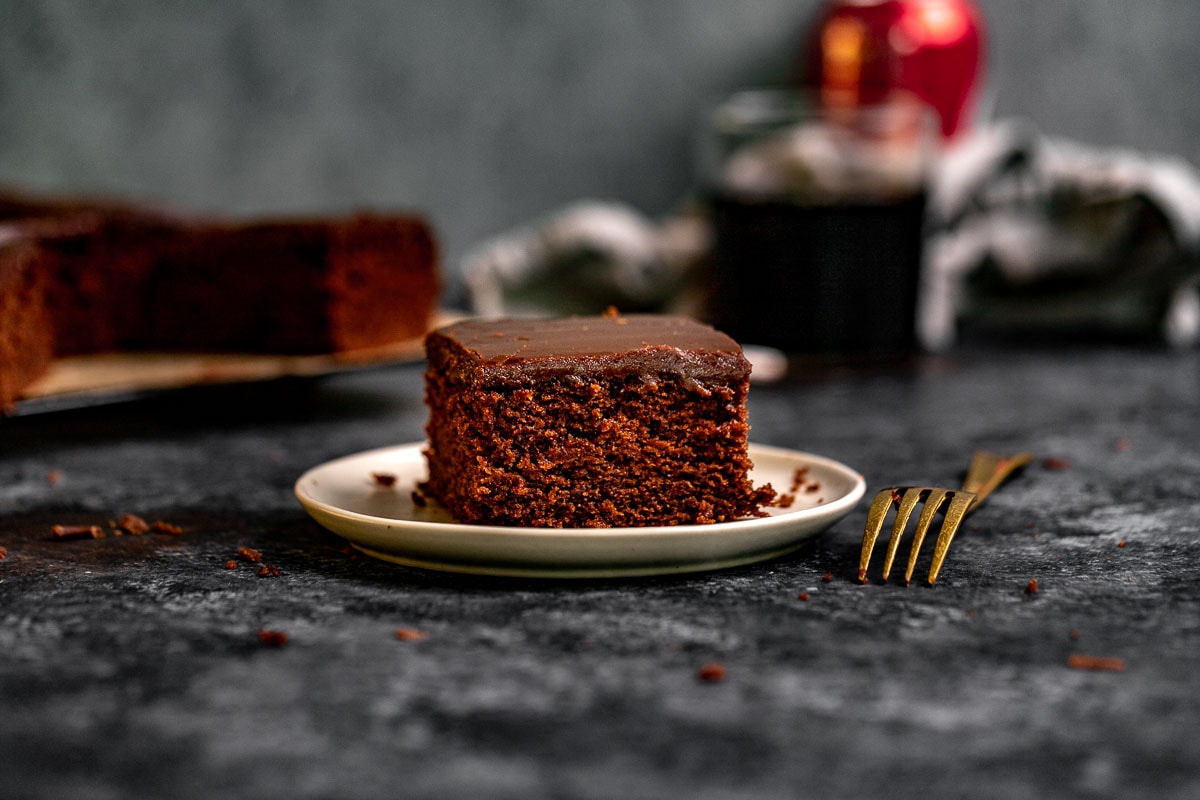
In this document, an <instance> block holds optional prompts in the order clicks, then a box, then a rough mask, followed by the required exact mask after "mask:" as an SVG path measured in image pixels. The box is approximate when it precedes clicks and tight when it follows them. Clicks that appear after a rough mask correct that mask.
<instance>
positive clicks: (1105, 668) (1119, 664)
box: [1067, 653, 1125, 672]
mask: <svg viewBox="0 0 1200 800" xmlns="http://www.w3.org/2000/svg"><path fill="white" fill-rule="evenodd" d="M1067 666H1068V667H1070V668H1071V669H1094V670H1100V671H1102V672H1120V671H1122V670H1123V669H1125V659H1123V658H1106V657H1101V656H1085V655H1080V654H1078V653H1072V654H1071V655H1070V656H1068V657H1067Z"/></svg>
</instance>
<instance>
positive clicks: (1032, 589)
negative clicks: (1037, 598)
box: [1025, 578, 1038, 594]
mask: <svg viewBox="0 0 1200 800" xmlns="http://www.w3.org/2000/svg"><path fill="white" fill-rule="evenodd" d="M1037 591H1038V582H1037V578H1030V579H1029V583H1027V584H1025V594H1037Z"/></svg>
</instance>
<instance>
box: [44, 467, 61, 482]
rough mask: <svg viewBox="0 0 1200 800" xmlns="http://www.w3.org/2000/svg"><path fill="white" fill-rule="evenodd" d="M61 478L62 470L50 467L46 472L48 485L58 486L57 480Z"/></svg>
mask: <svg viewBox="0 0 1200 800" xmlns="http://www.w3.org/2000/svg"><path fill="white" fill-rule="evenodd" d="M61 480H62V470H61V469H52V470H50V471H49V472H47V473H46V483H47V484H49V485H50V486H58V482H59V481H61Z"/></svg>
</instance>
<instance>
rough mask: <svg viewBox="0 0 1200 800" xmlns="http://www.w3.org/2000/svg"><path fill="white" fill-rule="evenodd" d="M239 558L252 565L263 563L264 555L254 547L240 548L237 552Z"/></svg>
mask: <svg viewBox="0 0 1200 800" xmlns="http://www.w3.org/2000/svg"><path fill="white" fill-rule="evenodd" d="M237 554H238V557H239V558H241V559H242V560H243V561H249V562H251V563H252V564H258V563H260V562H262V553H260V552H259V551H257V550H255V549H254V548H253V547H239V548H238V550H237Z"/></svg>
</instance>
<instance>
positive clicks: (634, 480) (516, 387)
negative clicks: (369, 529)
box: [425, 315, 774, 527]
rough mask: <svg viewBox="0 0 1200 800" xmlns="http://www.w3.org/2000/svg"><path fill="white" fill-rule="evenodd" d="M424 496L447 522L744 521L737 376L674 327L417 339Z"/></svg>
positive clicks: (758, 493) (458, 332)
mask: <svg viewBox="0 0 1200 800" xmlns="http://www.w3.org/2000/svg"><path fill="white" fill-rule="evenodd" d="M426 350H427V353H428V357H429V368H428V371H427V373H426V401H427V403H428V404H429V407H430V418H429V424H428V426H427V429H426V432H427V434H428V437H429V444H428V449H427V452H426V458H427V460H428V463H429V481H428V484H427V485H426V487H425V490H426V493H427V494H429V495H430V496H432V497H433V498H435V499H437V500H438V501H440V502H441V503H442V504H443V505H444V506H446V507H447V508H448V509H449V511H450V512H451V513H452V514H453V515H454V517H455V518H456V519H458V520H459V521H461V522H471V523H485V524H495V525H509V526H530V527H630V526H645V525H685V524H704V523H713V522H724V521H729V520H734V519H738V518H742V517H748V516H755V515H760V514H761V513H762V512H761V510H760V508H761V506H763V505H765V504H766V503H769V502H770V501H771V500H772V499H773V497H774V491H773V490H772V489H771V487H770V486H765V487H761V488H755V487H754V486H753V484H752V483H751V481H750V479H749V477H748V471H749V468H750V466H751V464H750V460H749V457H748V454H747V435H748V432H749V429H750V426H749V424H748V422H747V412H746V395H747V392H748V389H749V377H750V364H749V362H747V361H746V359H745V357H744V356H743V355H742V351H741V348H740V347H739V346H738V344H737V343H736V342H734V341H733V340H732V339H730V338H729V337H728V336H725V335H724V334H722V333H719V332H717V331H715V330H713V329H712V328H710V327H708V326H706V325H702V324H700V323H698V322H695V321H693V320H690V319H685V318H682V317H666V316H655V315H631V316H627V317H619V316H615V315H612V316H604V317H576V318H569V319H553V320H515V319H508V320H493V321H488V320H472V321H466V322H461V323H458V324H454V325H450V326H447V327H444V328H441V329H439V330H437V331H434V332H432V333H430V334H429V336H428V337H427V338H426Z"/></svg>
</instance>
